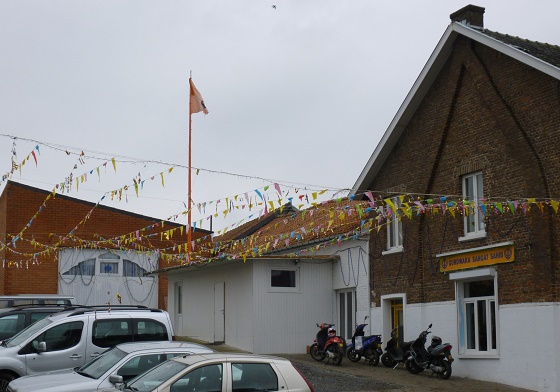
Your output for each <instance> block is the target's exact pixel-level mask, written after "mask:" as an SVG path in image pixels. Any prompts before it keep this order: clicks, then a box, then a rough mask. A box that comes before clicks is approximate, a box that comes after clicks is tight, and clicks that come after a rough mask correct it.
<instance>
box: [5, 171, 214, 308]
mask: <svg viewBox="0 0 560 392" xmlns="http://www.w3.org/2000/svg"><path fill="white" fill-rule="evenodd" d="M48 195H49V192H46V191H42V190H38V189H35V188H32V187H28V186H25V185H21V184H17V183H13V182H9V183H8V184H7V185H6V188H5V190H4V192H3V194H2V196H1V197H0V228H1V229H3V228H4V227H5V229H3V230H2V233H8V234H12V235H17V234H18V233H19V232H21V230H22V229H23V228H24V227H25V225H27V223H28V222H29V221H30V219H31V218H32V217H33V216H34V215H35V214H37V212H38V211H39V209H40V207H41V206H42V205H43V204H44V203H45V204H44V206H43V208H42V211H41V212H40V213H38V214H37V215H36V217H35V218H34V219H33V222H32V224H31V226H30V227H29V228H28V229H27V230H26V231H25V232H24V234H23V239H20V240H18V241H17V242H16V243H15V247H13V246H11V243H10V241H8V245H9V249H10V250H11V251H10V250H6V251H4V253H3V256H4V257H3V258H2V259H3V260H5V268H3V269H0V278H1V279H0V294H22V293H26V294H27V293H28V294H33V293H47V294H50V293H52V294H54V293H57V290H58V259H57V256H58V251H57V249H56V248H54V245H55V244H56V243H58V242H59V241H60V239H61V238H62V237H64V236H67V235H68V234H69V233H70V232H71V231H72V230H73V229H74V228H75V227H76V226H78V224H79V223H80V222H81V221H82V220H83V219H84V217H85V216H86V215H87V214H88V213H89V212H90V211H91V210H92V208H93V206H94V204H92V203H89V202H84V201H81V200H78V199H73V198H68V197H65V196H62V195H57V196H56V197H54V198H51V199H50V200H48V201H46V202H45V200H46V198H47V196H48ZM160 223H161V220H158V219H155V218H149V217H146V216H142V215H138V214H133V213H128V212H126V211H121V210H117V209H113V208H108V207H103V206H98V207H96V208H95V209H93V212H92V214H91V216H90V218H89V219H88V220H87V221H86V222H85V224H82V225H79V227H78V229H77V230H76V231H75V233H74V234H75V236H76V237H77V238H80V239H82V240H86V241H93V240H99V238H98V237H96V236H95V235H101V236H103V237H105V238H111V237H115V236H121V235H124V234H128V233H133V232H135V231H136V230H141V229H143V228H147V227H148V226H152V225H155V224H160ZM177 226H178V225H176V224H173V223H170V222H166V223H165V225H164V227H163V229H162V228H161V227H154V228H151V229H150V230H147V231H144V232H143V234H145V235H147V234H151V233H158V232H160V231H162V230H169V229H171V228H172V227H177ZM53 233H55V234H56V235H55V236H52V235H51V234H53ZM205 234H207V232H205V231H199V232H195V233H194V234H193V240H194V239H197V238H200V237H202V236H204V235H205ZM32 239H34V240H35V241H36V242H37V243H40V244H46V245H49V246H51V247H52V248H51V251H50V252H49V253H48V254H47V255H46V256H41V257H39V258H37V260H38V261H39V264H38V265H36V264H33V262H32V256H30V255H33V254H34V253H37V252H40V251H41V250H42V249H43V248H42V247H40V246H34V245H33V244H32V243H31V242H30V241H29V240H32ZM186 242H187V232H186V230H185V231H184V233H183V235H180V234H179V233H178V232H176V233H175V234H174V235H173V238H172V242H171V241H165V240H164V241H160V236H159V235H158V236H155V237H153V238H151V239H150V243H151V245H152V246H153V247H155V248H164V247H169V246H172V244H181V243H186ZM3 243H6V240H5V238H4V239H3ZM87 244H89V243H86V247H89V246H88V245H87ZM139 244H143V245H144V246H147V241H146V240H143V241H141V242H139ZM77 246H84V243H82V244H80V243H79V242H77V241H73V240H71V239H68V240H66V241H64V242H63V243H62V244H60V247H77ZM168 253H173V251H168ZM10 262H11V263H14V262H17V263H18V264H20V265H21V267H22V268H16V267H15V266H14V265H12V266H8V265H9V263H10ZM167 266H169V264H168V263H167V262H166V260H162V259H160V263H159V267H160V268H164V267H167ZM158 287H159V292H158V298H159V305H158V306H159V307H160V308H165V298H166V297H167V279H166V278H163V277H162V278H160V281H159V284H158Z"/></svg>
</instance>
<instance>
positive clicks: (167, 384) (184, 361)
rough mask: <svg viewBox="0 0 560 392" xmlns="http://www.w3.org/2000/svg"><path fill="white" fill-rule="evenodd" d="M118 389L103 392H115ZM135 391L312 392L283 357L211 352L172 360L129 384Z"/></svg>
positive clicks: (127, 387)
mask: <svg viewBox="0 0 560 392" xmlns="http://www.w3.org/2000/svg"><path fill="white" fill-rule="evenodd" d="M118 390H119V389H117V388H113V389H104V390H103V391H105V392H116V391H118ZM120 390H124V391H134V392H150V391H157V392H194V391H196V392H222V391H232V392H236V391H237V392H245V391H282V392H313V386H312V385H311V383H310V382H309V381H308V380H307V379H306V378H305V377H304V376H303V375H302V374H301V373H300V372H299V371H298V370H297V369H296V368H295V367H294V365H292V363H291V362H290V361H289V360H287V359H285V358H278V357H272V356H265V355H254V354H239V353H214V354H197V355H189V356H185V357H175V358H173V359H170V360H169V361H167V362H164V363H162V364H160V365H158V366H156V367H154V368H152V369H151V370H149V371H147V372H146V373H144V374H141V375H139V376H138V377H136V378H135V379H133V380H131V381H130V382H129V383H126V384H124V388H123V389H120Z"/></svg>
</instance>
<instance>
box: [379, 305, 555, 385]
mask: <svg viewBox="0 0 560 392" xmlns="http://www.w3.org/2000/svg"><path fill="white" fill-rule="evenodd" d="M371 314H372V319H373V320H376V321H375V322H374V327H376V326H377V325H378V324H377V320H378V318H380V317H382V312H381V308H380V307H375V308H373V307H372V308H371ZM498 314H499V323H500V335H499V344H500V355H499V358H461V357H459V355H458V352H457V348H458V334H457V321H456V320H457V310H456V305H455V301H450V302H438V303H430V304H408V305H405V308H404V317H405V337H404V339H405V340H413V339H415V338H416V337H418V334H419V333H420V332H421V331H422V330H424V329H426V328H427V327H428V325H429V324H430V323H431V324H432V329H431V330H432V333H433V334H435V335H438V336H440V337H441V338H442V339H443V341H444V342H449V343H451V344H452V345H453V350H452V355H453V357H454V358H455V361H454V362H453V376H455V377H468V378H472V379H477V380H484V381H492V382H498V383H502V384H508V385H512V386H516V387H520V388H527V389H531V390H537V391H558V390H560V380H559V379H558V376H557V373H558V365H559V364H560V362H559V358H560V357H559V355H560V354H559V352H560V334H559V333H558V331H560V328H559V326H560V317H559V315H560V304H559V303H530V304H515V305H501V306H499V309H498ZM430 336H431V335H430ZM430 336H429V337H428V339H430ZM383 339H384V342H385V339H386V337H385V336H384V337H383ZM383 346H385V344H383Z"/></svg>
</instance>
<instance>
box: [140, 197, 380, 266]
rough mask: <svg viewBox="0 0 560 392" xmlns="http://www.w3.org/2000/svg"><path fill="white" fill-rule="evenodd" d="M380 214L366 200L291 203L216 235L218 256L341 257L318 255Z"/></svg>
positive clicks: (358, 233) (364, 231)
mask: <svg viewBox="0 0 560 392" xmlns="http://www.w3.org/2000/svg"><path fill="white" fill-rule="evenodd" d="M375 214H376V212H375V211H374V209H373V208H372V207H371V205H370V204H369V203H368V202H366V201H364V200H350V199H348V198H343V199H336V200H329V201H327V202H324V203H321V204H319V205H316V206H314V207H311V208H308V209H305V210H301V211H299V210H297V209H295V208H293V207H291V206H290V205H289V204H286V205H284V206H283V208H282V209H277V210H275V211H272V212H270V213H269V214H267V215H266V216H263V217H259V218H258V219H255V220H253V221H251V222H248V223H246V224H244V225H242V226H240V227H238V228H236V229H235V230H232V231H231V232H229V233H226V234H224V235H222V236H220V237H215V238H214V245H215V247H214V251H215V257H213V258H212V259H211V260H210V261H214V260H219V262H220V264H223V263H225V264H231V263H232V262H239V261H240V260H244V259H286V258H289V259H291V258H294V257H296V258H300V259H323V260H335V259H337V258H338V257H336V256H330V255H317V254H316V253H315V252H316V251H317V250H318V249H320V248H323V247H327V246H330V245H333V244H334V245H338V244H340V243H341V242H343V241H346V240H350V239H357V238H359V237H363V236H364V235H368V234H369V232H370V230H371V228H372V224H371V218H372V217H373V216H374V215H375ZM215 264H216V263H202V262H198V263H191V264H183V265H177V266H172V267H167V268H162V269H159V270H157V271H153V272H151V273H152V274H154V273H165V272H168V271H171V270H177V269H183V268H189V267H193V268H199V267H200V266H201V265H215Z"/></svg>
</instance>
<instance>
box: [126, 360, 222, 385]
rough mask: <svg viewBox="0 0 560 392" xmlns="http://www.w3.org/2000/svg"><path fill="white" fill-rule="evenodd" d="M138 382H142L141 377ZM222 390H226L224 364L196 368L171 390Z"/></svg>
mask: <svg viewBox="0 0 560 392" xmlns="http://www.w3.org/2000/svg"><path fill="white" fill-rule="evenodd" d="M158 369H159V368H158ZM150 373H151V372H150ZM138 380H139V381H140V380H141V377H140V378H138ZM133 385H134V384H133ZM222 390H225V389H222V364H219V365H207V366H202V367H199V368H196V369H194V370H192V371H190V372H188V373H187V374H186V375H184V376H183V377H181V378H180V379H178V380H177V381H175V383H173V385H171V389H170V391H171V392H180V391H204V392H221V391H222Z"/></svg>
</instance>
